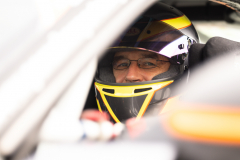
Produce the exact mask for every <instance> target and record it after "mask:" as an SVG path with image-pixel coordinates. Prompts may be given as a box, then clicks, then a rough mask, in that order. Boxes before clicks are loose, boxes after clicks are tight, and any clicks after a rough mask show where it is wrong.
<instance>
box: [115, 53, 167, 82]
mask: <svg viewBox="0 0 240 160" xmlns="http://www.w3.org/2000/svg"><path fill="white" fill-rule="evenodd" d="M123 58H125V59H129V60H138V59H140V58H154V59H157V60H163V61H168V58H166V57H164V56H161V55H158V54H155V53H152V52H148V51H126V52H117V53H116V54H115V56H114V60H115V59H123ZM169 66H170V63H169V62H159V61H157V66H156V67H155V68H150V69H144V68H139V66H138V62H137V61H131V64H130V66H129V67H128V68H127V69H123V70H116V69H113V74H114V77H115V79H116V83H132V82H144V81H150V80H152V78H153V77H155V76H156V75H158V74H161V73H163V72H166V71H167V70H168V68H169Z"/></svg>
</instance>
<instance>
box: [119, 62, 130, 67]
mask: <svg viewBox="0 0 240 160" xmlns="http://www.w3.org/2000/svg"><path fill="white" fill-rule="evenodd" d="M126 66H128V63H120V64H118V67H126Z"/></svg>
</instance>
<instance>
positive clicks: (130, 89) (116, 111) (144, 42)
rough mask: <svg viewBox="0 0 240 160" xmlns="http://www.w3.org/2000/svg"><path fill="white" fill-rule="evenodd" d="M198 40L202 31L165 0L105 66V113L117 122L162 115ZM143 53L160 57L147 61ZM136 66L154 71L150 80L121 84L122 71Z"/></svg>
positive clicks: (100, 93) (99, 92)
mask: <svg viewBox="0 0 240 160" xmlns="http://www.w3.org/2000/svg"><path fill="white" fill-rule="evenodd" d="M197 42H198V35H197V32H196V30H195V28H194V26H193V25H192V23H191V21H190V20H189V19H188V18H187V17H186V16H185V15H184V14H183V13H181V12H180V11H179V10H177V9H175V8H173V7H171V6H168V5H166V4H164V3H161V2H157V3H156V4H154V5H153V6H152V7H151V8H149V9H148V10H147V11H146V12H144V13H143V14H142V15H141V16H140V17H139V18H138V19H137V20H136V21H135V23H134V24H133V25H131V26H130V27H129V28H128V29H127V30H126V32H125V33H123V34H122V35H121V36H120V37H119V38H118V39H117V41H116V42H115V43H114V44H113V45H112V47H110V48H109V49H108V51H107V53H106V55H105V56H104V57H103V58H102V60H101V61H100V62H99V66H98V71H97V74H96V77H95V93H96V99H97V104H98V108H99V110H100V111H103V110H104V111H107V112H108V113H109V114H110V115H111V117H112V119H113V120H114V121H115V122H121V121H124V120H126V119H128V118H131V117H137V118H141V117H142V116H143V115H144V114H145V115H146V114H147V113H149V114H159V113H160V112H161V110H162V109H163V107H164V104H165V103H166V100H167V99H168V98H169V97H171V96H172V94H171V86H173V84H174V83H173V82H175V81H177V80H179V79H181V77H182V75H183V73H184V72H185V71H186V70H187V67H188V49H189V47H190V45H191V44H193V43H197ZM140 53H141V54H143V53H144V54H145V53H146V54H147V55H148V54H150V53H151V54H154V56H153V57H154V58H152V55H151V57H150V58H149V57H143V58H142V57H141V56H138V54H140ZM116 55H118V56H116ZM119 55H120V56H119ZM155 55H156V56H155ZM144 56H145V55H144ZM116 57H117V58H116ZM119 57H120V58H119ZM122 57H123V58H122ZM136 57H137V58H136ZM139 57H140V58H139ZM119 59H120V60H119ZM132 61H136V62H132ZM133 63H134V64H137V66H138V67H139V68H140V69H142V70H144V72H146V73H147V72H149V74H146V75H148V76H147V77H146V78H145V79H144V78H143V79H142V80H136V81H125V80H123V79H122V80H118V77H117V76H118V75H119V74H118V72H130V71H129V70H130V68H129V67H130V66H132V65H133ZM161 65H162V66H163V67H162V66H161ZM164 65H165V69H164ZM161 67H162V68H161ZM153 69H155V70H154V71H153ZM161 69H162V70H161ZM135 70H136V68H135ZM137 70H138V69H137ZM137 70H136V72H137ZM133 71H134V70H133ZM139 72H141V71H140V70H139ZM156 73H157V74H156ZM132 82H135V83H132Z"/></svg>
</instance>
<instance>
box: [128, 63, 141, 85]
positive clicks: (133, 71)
mask: <svg viewBox="0 0 240 160" xmlns="http://www.w3.org/2000/svg"><path fill="white" fill-rule="evenodd" d="M125 80H126V82H127V83H132V82H142V81H143V76H142V75H141V69H140V68H139V67H138V63H137V62H135V61H132V62H131V64H130V66H129V68H128V73H127V75H126V78H125Z"/></svg>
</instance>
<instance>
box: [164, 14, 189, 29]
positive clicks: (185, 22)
mask: <svg viewBox="0 0 240 160" xmlns="http://www.w3.org/2000/svg"><path fill="white" fill-rule="evenodd" d="M161 21H162V22H164V23H167V24H169V25H170V26H173V27H174V28H176V29H183V28H186V27H188V26H190V25H191V24H192V23H191V21H190V20H189V19H188V18H187V17H186V16H185V15H183V16H181V17H177V18H171V19H164V20H161Z"/></svg>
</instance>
